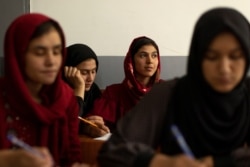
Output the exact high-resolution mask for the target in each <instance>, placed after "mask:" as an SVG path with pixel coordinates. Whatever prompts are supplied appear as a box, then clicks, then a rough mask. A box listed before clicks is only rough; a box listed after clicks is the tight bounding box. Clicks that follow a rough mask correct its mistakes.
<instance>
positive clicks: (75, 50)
mask: <svg viewBox="0 0 250 167" xmlns="http://www.w3.org/2000/svg"><path fill="white" fill-rule="evenodd" d="M87 59H94V60H95V62H96V71H97V70H98V64H99V63H98V59H97V56H96V54H95V52H94V51H93V50H92V49H91V48H90V47H89V46H87V45H85V44H73V45H70V46H68V47H67V60H66V62H65V65H66V66H72V67H75V66H77V65H78V64H80V63H81V62H83V61H85V60H87Z"/></svg>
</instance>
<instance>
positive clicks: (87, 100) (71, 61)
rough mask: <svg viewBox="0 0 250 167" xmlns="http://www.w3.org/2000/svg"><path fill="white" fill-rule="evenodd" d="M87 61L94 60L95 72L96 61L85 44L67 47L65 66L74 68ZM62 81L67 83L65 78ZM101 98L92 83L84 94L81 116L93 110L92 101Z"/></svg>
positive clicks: (96, 86) (92, 52) (96, 87)
mask: <svg viewBox="0 0 250 167" xmlns="http://www.w3.org/2000/svg"><path fill="white" fill-rule="evenodd" d="M87 59H94V60H95V62H96V72H97V70H98V65H99V63H98V59H97V56H96V54H95V52H94V51H93V50H92V49H91V48H90V47H89V46H87V45H85V44H73V45H70V46H68V47H67V59H66V62H65V65H66V66H72V67H75V66H77V65H78V64H80V63H81V62H83V61H86V60H87ZM64 80H65V81H66V82H67V80H66V78H64ZM100 96H101V90H100V88H99V87H98V85H97V84H96V83H93V84H92V86H91V88H90V90H89V91H85V93H84V105H83V112H81V113H82V114H81V116H85V115H86V114H88V113H89V111H90V110H91V109H92V108H93V105H94V101H95V99H97V98H98V97H100Z"/></svg>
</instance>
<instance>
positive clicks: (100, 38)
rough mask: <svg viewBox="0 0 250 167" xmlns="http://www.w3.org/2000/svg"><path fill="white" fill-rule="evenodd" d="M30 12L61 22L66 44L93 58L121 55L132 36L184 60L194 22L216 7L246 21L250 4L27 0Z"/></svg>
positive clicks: (241, 0) (231, 0)
mask: <svg viewBox="0 0 250 167" xmlns="http://www.w3.org/2000/svg"><path fill="white" fill-rule="evenodd" d="M30 3H31V4H30V9H31V12H41V13H44V14H47V15H49V16H51V17H53V18H55V19H56V20H58V21H59V22H60V24H61V25H62V27H63V29H64V31H65V33H66V38H67V45H70V44H72V43H76V42H81V43H86V44H88V45H90V46H91V47H92V48H93V49H94V50H95V51H96V53H97V54H98V56H101V55H105V56H113V55H115V56H124V55H125V54H126V52H127V49H128V47H129V44H130V43H131V41H132V39H133V38H134V37H137V36H140V35H146V36H149V37H151V38H152V39H154V40H155V41H156V42H157V43H158V45H159V47H160V52H161V55H165V56H173V55H181V56H183V55H187V54H188V50H189V43H190V38H191V35H192V30H193V27H194V23H195V21H196V20H197V18H198V17H199V16H200V14H201V13H202V12H204V11H205V10H207V9H209V8H211V7H215V6H229V7H234V8H236V9H239V10H240V11H241V12H242V13H243V14H245V15H246V16H247V18H248V19H249V20H250V8H249V7H250V0H123V1H122V0H30Z"/></svg>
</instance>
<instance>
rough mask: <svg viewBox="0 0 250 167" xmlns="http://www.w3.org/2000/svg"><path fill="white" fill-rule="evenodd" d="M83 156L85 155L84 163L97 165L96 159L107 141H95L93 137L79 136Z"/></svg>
mask: <svg viewBox="0 0 250 167" xmlns="http://www.w3.org/2000/svg"><path fill="white" fill-rule="evenodd" d="M79 139H80V143H81V148H82V155H83V163H87V164H91V165H93V164H96V158H97V155H98V152H99V150H100V148H101V146H102V144H103V143H104V142H105V141H102V140H94V139H93V138H91V137H88V136H84V135H81V136H79Z"/></svg>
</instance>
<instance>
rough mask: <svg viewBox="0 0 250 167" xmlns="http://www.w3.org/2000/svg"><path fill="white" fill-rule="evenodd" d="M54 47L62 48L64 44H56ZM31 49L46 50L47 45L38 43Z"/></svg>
mask: <svg viewBox="0 0 250 167" xmlns="http://www.w3.org/2000/svg"><path fill="white" fill-rule="evenodd" d="M52 48H53V49H61V48H62V45H61V44H58V45H54V46H53V47H52ZM31 49H42V50H46V49H47V47H45V46H42V45H37V46H35V47H33V48H31Z"/></svg>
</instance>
